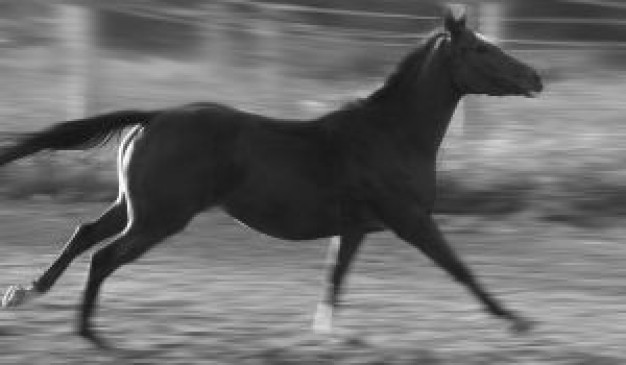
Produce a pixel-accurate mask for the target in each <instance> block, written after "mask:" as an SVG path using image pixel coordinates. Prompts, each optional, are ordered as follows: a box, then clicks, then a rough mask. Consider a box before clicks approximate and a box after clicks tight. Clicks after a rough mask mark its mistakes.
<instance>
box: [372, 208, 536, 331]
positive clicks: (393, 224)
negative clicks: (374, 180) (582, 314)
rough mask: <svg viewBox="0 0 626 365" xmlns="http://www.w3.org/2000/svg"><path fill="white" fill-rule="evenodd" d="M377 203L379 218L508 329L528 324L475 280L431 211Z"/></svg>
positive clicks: (517, 329) (522, 327)
mask: <svg viewBox="0 0 626 365" xmlns="http://www.w3.org/2000/svg"><path fill="white" fill-rule="evenodd" d="M379 207H380V209H379V213H380V215H381V217H380V218H381V219H382V220H383V222H385V224H386V225H387V226H388V227H389V228H390V229H392V230H393V231H394V233H395V234H396V235H398V237H400V238H401V239H403V240H405V241H406V242H408V243H409V244H411V245H412V246H414V247H416V248H418V249H420V250H421V251H422V252H423V253H424V254H425V255H426V256H428V257H429V258H430V259H431V260H433V261H434V262H435V263H436V264H437V265H438V266H440V267H441V268H442V269H444V270H445V271H446V272H447V273H448V274H450V275H451V276H452V277H453V278H454V279H455V280H457V281H458V282H460V283H461V284H463V285H464V286H465V287H466V288H467V289H469V291H470V292H471V293H472V294H474V296H475V297H476V298H477V299H478V300H479V301H480V302H481V303H483V304H484V305H485V308H486V309H487V311H488V312H489V313H491V314H493V315H496V316H498V317H501V318H505V319H507V320H509V321H511V323H512V326H511V329H512V330H513V331H516V332H524V331H527V330H529V329H530V328H531V327H532V324H533V323H532V322H531V321H529V320H527V319H525V318H523V317H521V316H519V315H517V314H516V313H514V312H512V311H510V310H509V309H507V308H505V307H504V306H503V305H502V304H500V302H499V301H498V300H497V299H496V298H494V297H493V296H492V295H491V294H490V293H489V292H488V291H487V290H486V289H485V288H484V287H483V286H482V285H481V284H480V283H479V281H478V280H477V279H476V278H475V277H474V275H473V274H472V272H471V270H470V269H469V267H467V266H466V265H465V264H464V263H463V262H462V261H461V259H460V258H459V257H458V256H457V254H456V253H455V252H454V250H453V249H452V247H450V246H449V245H448V243H447V242H446V239H445V238H444V236H443V234H442V233H441V231H440V230H439V227H438V226H437V223H436V222H435V221H434V219H433V218H432V216H431V214H429V213H426V212H424V211H423V210H422V209H421V207H420V206H419V205H418V204H409V203H408V202H406V201H403V202H400V201H396V202H395V204H394V203H391V202H385V203H383V204H381V205H380V206H379Z"/></svg>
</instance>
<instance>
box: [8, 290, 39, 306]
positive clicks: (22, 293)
mask: <svg viewBox="0 0 626 365" xmlns="http://www.w3.org/2000/svg"><path fill="white" fill-rule="evenodd" d="M38 294H39V293H38V292H37V291H36V290H35V288H32V287H31V288H24V287H23V286H21V285H11V286H10V287H9V289H7V291H6V292H5V293H4V296H3V297H2V307H3V308H12V307H17V306H20V305H22V304H24V303H26V302H29V301H30V300H31V299H33V298H34V297H36V296H37V295H38Z"/></svg>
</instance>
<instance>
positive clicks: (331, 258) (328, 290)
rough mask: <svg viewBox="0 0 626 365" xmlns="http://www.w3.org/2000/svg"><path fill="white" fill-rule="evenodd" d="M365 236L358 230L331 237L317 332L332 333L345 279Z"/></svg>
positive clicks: (317, 316) (317, 315)
mask: <svg viewBox="0 0 626 365" xmlns="http://www.w3.org/2000/svg"><path fill="white" fill-rule="evenodd" d="M364 237H365V234H363V233H361V232H358V233H349V234H348V233H346V234H342V235H341V236H335V237H332V238H331V239H330V246H329V247H328V258H327V267H328V269H327V270H328V274H327V276H326V282H325V284H324V291H323V293H322V299H321V301H320V303H318V305H317V309H316V312H315V317H314V319H313V330H314V331H315V332H317V333H330V332H331V331H332V320H333V313H334V310H335V308H336V307H337V305H338V304H339V295H340V293H341V285H342V283H343V279H344V277H345V275H346V273H347V272H348V268H349V267H350V263H351V262H352V260H353V259H354V256H355V254H356V252H357V249H358V248H359V246H360V245H361V243H362V242H363V238H364Z"/></svg>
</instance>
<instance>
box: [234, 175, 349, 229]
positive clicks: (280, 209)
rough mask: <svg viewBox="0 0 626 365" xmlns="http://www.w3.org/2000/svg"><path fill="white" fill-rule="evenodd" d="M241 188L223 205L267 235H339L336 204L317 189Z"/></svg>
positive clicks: (250, 225)
mask: <svg viewBox="0 0 626 365" xmlns="http://www.w3.org/2000/svg"><path fill="white" fill-rule="evenodd" d="M306 190H307V191H299V190H298V189H293V187H289V188H287V189H282V190H281V189H275V188H272V189H263V190H259V189H241V190H240V191H237V192H234V194H232V195H231V196H230V197H229V198H228V199H227V200H226V201H225V202H224V203H223V204H222V205H223V207H224V209H225V210H226V212H227V213H229V214H230V215H231V216H233V217H234V218H235V219H237V220H239V221H240V222H241V223H243V224H245V225H247V226H249V227H251V228H253V229H255V230H257V231H260V232H262V233H265V234H267V235H270V236H273V237H277V238H282V239H289V240H309V239H317V238H322V237H329V236H332V235H335V234H337V227H338V219H337V217H338V209H337V206H336V204H334V202H333V201H332V199H330V197H328V196H325V195H324V194H323V193H321V192H318V191H311V190H310V189H306Z"/></svg>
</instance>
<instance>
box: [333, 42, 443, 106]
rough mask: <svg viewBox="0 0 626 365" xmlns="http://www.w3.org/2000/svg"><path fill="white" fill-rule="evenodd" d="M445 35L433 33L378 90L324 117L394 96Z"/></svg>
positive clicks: (348, 102) (351, 101) (407, 56)
mask: <svg viewBox="0 0 626 365" xmlns="http://www.w3.org/2000/svg"><path fill="white" fill-rule="evenodd" d="M447 34H448V33H447V32H445V31H443V30H436V31H433V32H432V33H431V34H430V35H429V36H427V37H426V39H425V40H424V41H422V42H421V43H420V44H419V45H418V46H417V48H415V49H414V50H413V51H411V52H410V53H409V54H408V55H406V56H405V57H404V58H403V59H402V61H400V63H399V64H398V66H396V68H395V70H394V71H393V72H392V73H391V75H390V76H389V77H388V78H387V80H386V81H385V82H384V84H383V85H382V86H381V87H380V88H379V89H377V90H376V91H374V92H373V93H372V94H371V95H369V96H367V97H364V98H358V99H354V100H350V101H347V102H346V103H344V104H343V105H342V106H341V107H340V108H339V109H337V110H334V111H332V112H330V113H328V114H327V115H325V117H333V116H337V115H341V114H343V113H345V112H350V111H351V110H355V109H358V108H360V107H362V106H363V105H366V104H368V103H370V102H373V101H382V100H385V99H387V98H390V97H393V96H394V95H396V94H397V92H398V91H400V90H401V89H402V88H403V87H404V86H405V85H406V83H407V82H411V81H414V80H413V79H414V77H412V76H413V75H414V74H415V73H417V72H418V71H419V70H420V69H421V68H422V66H423V65H424V64H425V63H426V62H427V58H428V57H429V56H430V54H431V50H432V49H433V47H434V46H435V44H436V43H437V41H439V39H441V38H442V37H445V36H447Z"/></svg>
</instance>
